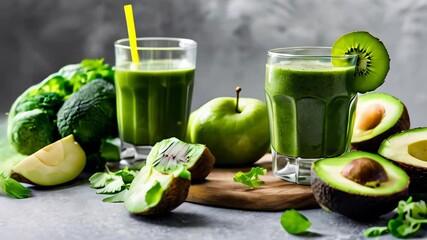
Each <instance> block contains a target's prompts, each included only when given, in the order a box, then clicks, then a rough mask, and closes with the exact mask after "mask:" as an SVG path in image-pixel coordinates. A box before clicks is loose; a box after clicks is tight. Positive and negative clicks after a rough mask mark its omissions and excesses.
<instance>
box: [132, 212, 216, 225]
mask: <svg viewBox="0 0 427 240" xmlns="http://www.w3.org/2000/svg"><path fill="white" fill-rule="evenodd" d="M130 216H131V217H132V218H133V219H135V220H138V221H141V222H144V223H148V224H153V225H161V226H168V227H179V228H183V227H203V226H207V225H211V224H212V222H211V221H209V220H208V218H207V217H206V216H204V215H201V214H197V213H185V212H179V211H174V212H171V213H168V214H165V215H161V216H139V215H135V214H131V215H130Z"/></svg>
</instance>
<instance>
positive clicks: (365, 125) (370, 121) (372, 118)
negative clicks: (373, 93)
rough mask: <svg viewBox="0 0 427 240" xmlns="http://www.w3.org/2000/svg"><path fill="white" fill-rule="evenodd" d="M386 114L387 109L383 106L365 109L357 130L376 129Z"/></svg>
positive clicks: (377, 105) (360, 116) (373, 105)
mask: <svg viewBox="0 0 427 240" xmlns="http://www.w3.org/2000/svg"><path fill="white" fill-rule="evenodd" d="M384 113H385V108H384V106H383V105H382V104H378V103H377V104H372V105H371V106H367V107H365V108H364V109H363V110H362V111H361V113H360V115H359V121H358V124H357V128H358V129H359V130H362V131H368V130H371V129H374V128H375V127H376V126H378V124H380V123H381V121H382V119H383V116H384Z"/></svg>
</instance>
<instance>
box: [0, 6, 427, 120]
mask: <svg viewBox="0 0 427 240" xmlns="http://www.w3.org/2000/svg"><path fill="white" fill-rule="evenodd" d="M122 4H123V1H119V0H72V1H68V0H38V1H36V0H0V53H1V57H0V71H1V73H2V74H1V80H0V81H1V87H0V101H1V104H0V111H1V112H6V111H7V110H8V108H9V106H10V104H11V103H12V102H13V100H14V99H15V98H16V97H17V96H18V95H19V94H20V93H21V92H22V91H23V90H24V89H26V88H27V87H28V86H30V85H32V84H34V83H37V82H39V81H41V80H42V79H43V78H44V77H46V76H47V75H48V74H50V73H51V72H55V71H56V70H57V69H58V68H59V67H61V66H63V65H65V64H69V63H76V62H79V61H80V60H81V59H83V58H100V57H104V58H105V59H106V61H107V62H108V63H110V64H113V63H114V56H113V42H114V40H116V39H118V38H122V37H126V28H125V20H124V14H123V8H122ZM133 5H134V11H135V19H136V25H137V33H138V35H139V36H173V37H186V38H192V39H195V40H196V41H197V42H198V43H199V48H198V63H197V64H198V65H197V73H196V78H197V79H196V81H197V82H196V86H195V92H194V101H193V109H195V108H197V107H199V106H200V105H202V104H203V103H205V102H206V101H208V100H210V99H212V98H214V97H218V96H226V95H233V89H234V87H235V86H236V85H240V86H241V87H242V88H243V93H242V94H243V96H246V97H255V98H259V99H262V100H263V99H264V90H263V85H264V82H263V81H264V66H265V61H266V51H267V50H268V49H270V48H274V47H285V46H298V45H325V46H331V45H332V43H333V42H334V40H335V39H336V38H338V37H339V36H340V35H342V34H344V33H346V32H349V31H353V30H367V31H370V32H371V33H373V34H374V35H376V36H378V37H379V38H380V39H382V41H383V42H384V43H385V45H386V46H387V48H388V49H389V53H390V55H391V59H392V62H391V71H390V73H389V75H388V77H387V79H386V83H385V84H384V85H383V86H382V87H381V88H380V89H379V91H383V92H387V93H390V94H393V95H395V96H396V97H398V98H400V99H402V100H403V101H404V102H405V103H406V105H407V107H408V109H409V112H410V115H411V117H412V123H413V126H414V127H415V126H427V113H426V111H425V106H426V105H427V94H426V91H427V81H426V77H425V71H426V69H427V57H426V56H427V46H426V43H427V1H423V0H405V1H390V0H378V1H371V0H359V1H343V0H323V1H320V0H262V1H261V0H138V1H134V2H133Z"/></svg>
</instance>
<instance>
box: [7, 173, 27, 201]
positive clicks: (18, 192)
mask: <svg viewBox="0 0 427 240" xmlns="http://www.w3.org/2000/svg"><path fill="white" fill-rule="evenodd" d="M0 189H1V190H2V192H3V193H4V194H6V195H7V196H10V197H13V198H17V199H21V198H28V197H30V196H31V190H30V189H28V188H26V187H24V186H23V185H22V184H21V183H19V182H18V181H16V180H15V179H13V178H10V177H5V176H4V175H3V173H0Z"/></svg>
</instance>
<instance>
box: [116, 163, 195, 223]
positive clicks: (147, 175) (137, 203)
mask: <svg viewBox="0 0 427 240" xmlns="http://www.w3.org/2000/svg"><path fill="white" fill-rule="evenodd" d="M190 182H191V174H190V172H189V171H188V170H187V169H185V168H184V167H183V166H181V167H180V168H177V169H175V170H173V171H171V172H170V173H161V172H159V171H157V170H156V169H155V168H154V167H152V166H149V165H146V166H144V167H143V168H141V170H140V171H139V173H138V174H137V176H136V177H135V179H134V180H133V181H132V183H131V185H130V188H129V192H128V193H127V195H126V199H125V202H124V204H125V207H126V209H127V210H128V211H129V212H131V213H134V214H139V215H161V214H165V213H168V212H170V211H172V210H173V209H175V208H177V207H178V206H179V205H181V204H182V203H183V202H184V201H185V199H186V198H187V196H188V190H189V189H190Z"/></svg>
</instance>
